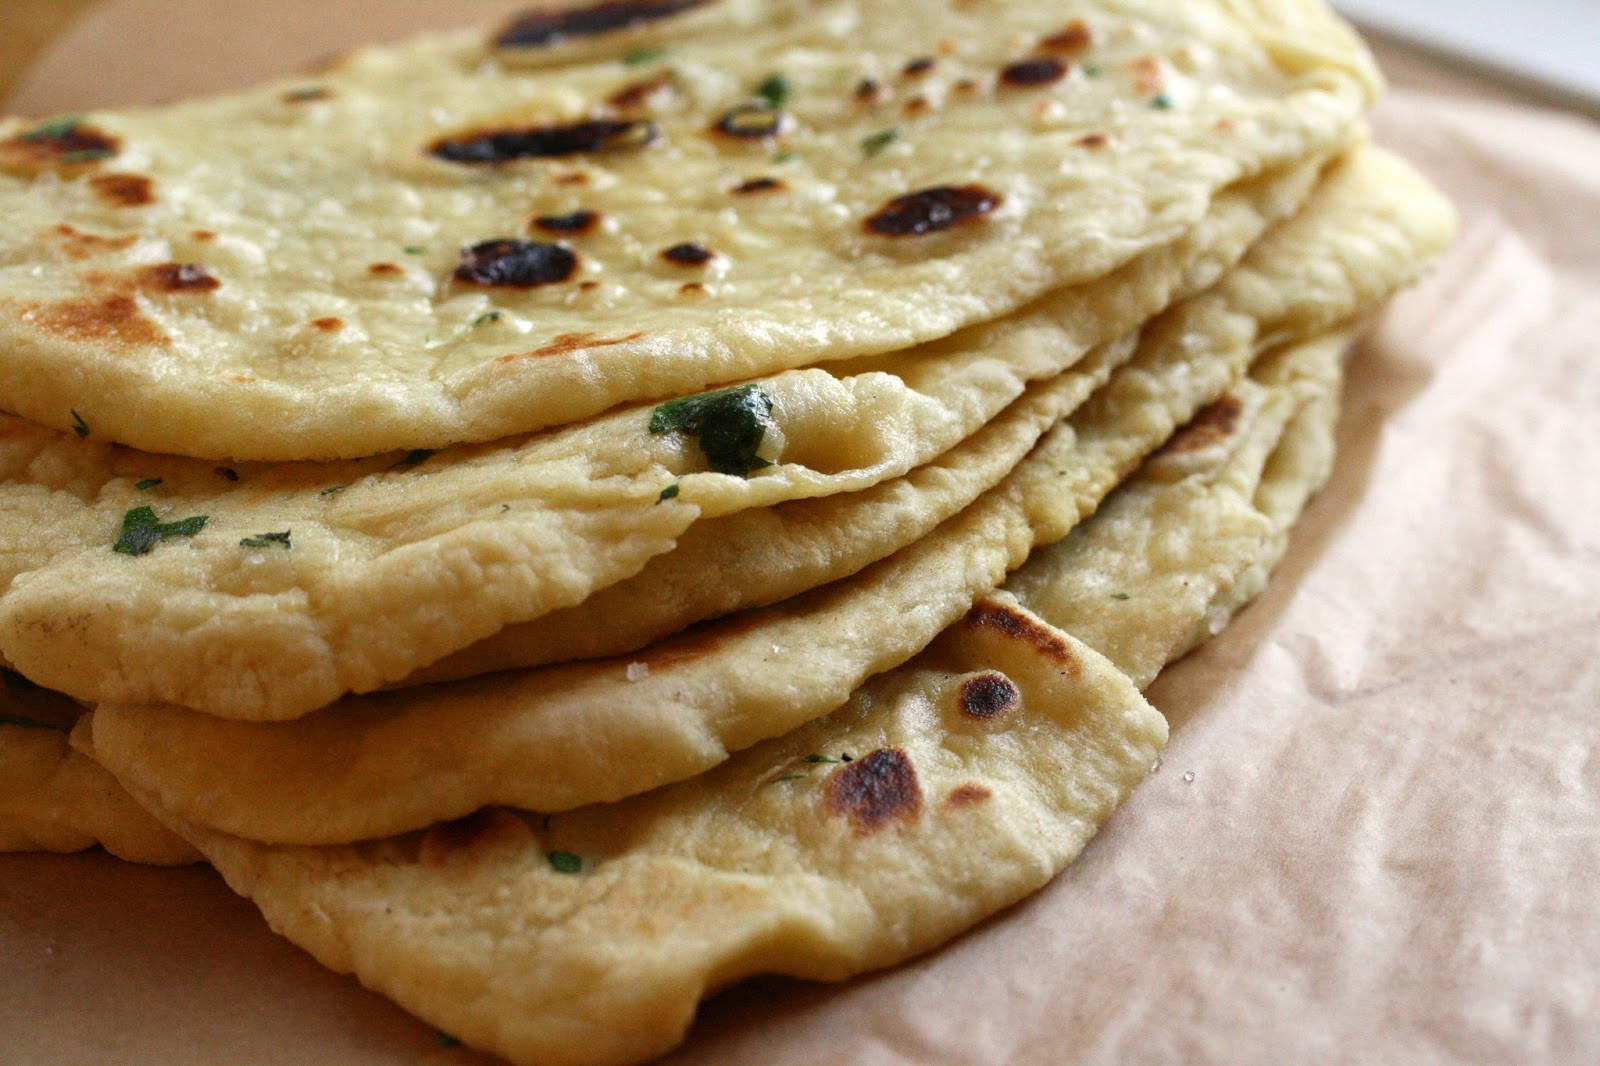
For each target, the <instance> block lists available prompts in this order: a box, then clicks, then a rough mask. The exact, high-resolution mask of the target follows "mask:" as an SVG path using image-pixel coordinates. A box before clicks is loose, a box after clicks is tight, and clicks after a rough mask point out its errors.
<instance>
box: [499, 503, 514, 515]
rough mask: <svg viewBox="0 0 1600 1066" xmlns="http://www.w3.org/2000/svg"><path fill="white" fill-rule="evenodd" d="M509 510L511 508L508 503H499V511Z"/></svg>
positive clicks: (502, 512) (503, 512)
mask: <svg viewBox="0 0 1600 1066" xmlns="http://www.w3.org/2000/svg"><path fill="white" fill-rule="evenodd" d="M509 510H511V505H510V504H509V503H502V504H501V505H500V513H501V514H505V513H506V512H507V511H509Z"/></svg>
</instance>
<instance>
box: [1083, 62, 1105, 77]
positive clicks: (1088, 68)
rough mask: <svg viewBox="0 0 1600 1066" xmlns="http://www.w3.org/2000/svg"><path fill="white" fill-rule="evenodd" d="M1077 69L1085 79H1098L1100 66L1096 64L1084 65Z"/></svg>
mask: <svg viewBox="0 0 1600 1066" xmlns="http://www.w3.org/2000/svg"><path fill="white" fill-rule="evenodd" d="M1079 69H1081V70H1082V71H1083V76H1084V77H1085V78H1098V77H1099V76H1100V64H1098V63H1085V64H1084V65H1083V66H1082V67H1080V68H1079Z"/></svg>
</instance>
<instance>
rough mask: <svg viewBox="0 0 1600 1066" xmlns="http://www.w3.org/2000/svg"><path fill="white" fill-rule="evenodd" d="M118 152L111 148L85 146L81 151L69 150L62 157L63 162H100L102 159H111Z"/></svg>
mask: <svg viewBox="0 0 1600 1066" xmlns="http://www.w3.org/2000/svg"><path fill="white" fill-rule="evenodd" d="M116 154H117V153H116V152H114V151H112V150H111V149H110V148H85V149H84V150H83V151H81V152H68V153H67V154H65V155H63V156H62V157H61V161H62V162H63V163H98V162H99V161H100V160H102V159H110V158H111V157H112V156H114V155H116Z"/></svg>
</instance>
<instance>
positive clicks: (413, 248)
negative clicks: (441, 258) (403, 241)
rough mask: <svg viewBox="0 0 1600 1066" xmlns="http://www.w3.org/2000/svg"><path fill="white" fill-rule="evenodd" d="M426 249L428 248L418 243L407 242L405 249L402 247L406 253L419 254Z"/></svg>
mask: <svg viewBox="0 0 1600 1066" xmlns="http://www.w3.org/2000/svg"><path fill="white" fill-rule="evenodd" d="M427 250H428V249H426V248H424V247H423V246H422V245H420V244H408V245H406V246H405V249H404V251H405V253H406V254H407V255H421V254H422V253H423V252H426V251H427Z"/></svg>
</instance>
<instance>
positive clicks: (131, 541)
mask: <svg viewBox="0 0 1600 1066" xmlns="http://www.w3.org/2000/svg"><path fill="white" fill-rule="evenodd" d="M206 521H207V516H205V515H194V516H193V517H190V518H180V519H178V520H177V521H176V522H163V521H161V519H159V518H157V517H156V512H155V510H154V509H153V508H150V507H135V508H134V509H133V510H131V511H129V512H128V513H127V514H125V515H123V516H122V535H121V536H119V537H118V538H117V542H116V544H114V545H112V547H111V550H112V551H114V552H116V553H118V554H119V555H148V554H149V553H150V552H151V551H152V550H154V548H155V546H156V545H157V544H160V543H161V542H162V541H164V540H167V539H169V538H171V537H192V536H194V535H195V534H196V533H198V532H200V531H201V530H202V529H204V528H206Z"/></svg>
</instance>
